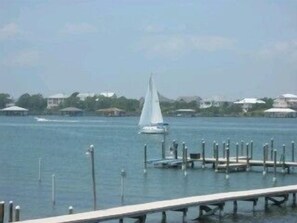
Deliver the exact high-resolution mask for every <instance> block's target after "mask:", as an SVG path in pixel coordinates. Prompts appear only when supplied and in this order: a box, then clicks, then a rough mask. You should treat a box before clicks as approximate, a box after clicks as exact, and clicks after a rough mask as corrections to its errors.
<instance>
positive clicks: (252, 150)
mask: <svg viewBox="0 0 297 223" xmlns="http://www.w3.org/2000/svg"><path fill="white" fill-rule="evenodd" d="M253 155H254V141H253V140H251V160H252V159H253Z"/></svg>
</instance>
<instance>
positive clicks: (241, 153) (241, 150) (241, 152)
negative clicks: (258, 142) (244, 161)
mask: <svg viewBox="0 0 297 223" xmlns="http://www.w3.org/2000/svg"><path fill="white" fill-rule="evenodd" d="M240 155H241V156H243V140H241V149H240Z"/></svg>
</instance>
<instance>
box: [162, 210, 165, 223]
mask: <svg viewBox="0 0 297 223" xmlns="http://www.w3.org/2000/svg"><path fill="white" fill-rule="evenodd" d="M161 223H166V212H165V211H162V220H161Z"/></svg>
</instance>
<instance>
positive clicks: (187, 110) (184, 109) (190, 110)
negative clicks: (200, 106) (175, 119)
mask: <svg viewBox="0 0 297 223" xmlns="http://www.w3.org/2000/svg"><path fill="white" fill-rule="evenodd" d="M176 112H196V111H195V110H194V109H187V108H182V109H177V110H176Z"/></svg>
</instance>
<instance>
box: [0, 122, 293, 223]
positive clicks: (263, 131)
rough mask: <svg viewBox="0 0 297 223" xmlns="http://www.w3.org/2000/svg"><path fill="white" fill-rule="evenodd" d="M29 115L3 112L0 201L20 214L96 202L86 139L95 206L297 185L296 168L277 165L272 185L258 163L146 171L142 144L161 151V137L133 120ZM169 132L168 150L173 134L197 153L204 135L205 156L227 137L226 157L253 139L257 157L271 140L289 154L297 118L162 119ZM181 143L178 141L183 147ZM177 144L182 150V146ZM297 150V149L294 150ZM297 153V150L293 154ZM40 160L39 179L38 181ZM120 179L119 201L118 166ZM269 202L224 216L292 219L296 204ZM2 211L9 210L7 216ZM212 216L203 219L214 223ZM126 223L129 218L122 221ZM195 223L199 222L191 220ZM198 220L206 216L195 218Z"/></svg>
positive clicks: (155, 154) (174, 217)
mask: <svg viewBox="0 0 297 223" xmlns="http://www.w3.org/2000/svg"><path fill="white" fill-rule="evenodd" d="M45 118H46V119H48V121H46V122H37V121H36V119H34V117H30V116H28V117H4V116H0V133H1V134H0V165H1V168H0V200H4V201H5V202H6V204H7V203H8V202H9V201H10V200H13V201H14V204H15V205H20V207H21V219H31V218H40V217H47V216H55V215H61V214H67V213H68V207H69V206H73V207H74V212H76V213H77V212H83V211H91V210H92V208H93V206H92V205H93V197H92V180H91V160H90V158H89V157H87V156H86V151H87V148H88V147H89V145H90V144H93V145H94V147H95V171H96V181H97V182H96V184H97V203H98V204H97V205H98V209H104V208H108V207H115V206H119V205H125V204H136V203H143V202H150V201H157V200H163V199H172V198H179V197H184V196H194V195H202V194H211V193H218V192H224V191H236V190H245V189H256V188H266V187H272V186H274V185H276V186H282V185H291V184H296V183H297V169H296V170H295V171H293V173H291V174H283V173H281V171H280V170H278V174H277V183H276V184H273V181H272V178H273V173H272V170H270V171H269V172H268V174H267V175H266V176H263V175H262V168H253V169H252V171H250V172H241V173H231V174H230V179H229V180H228V181H227V180H225V175H224V174H223V173H215V172H214V171H213V169H211V168H210V167H208V168H205V169H202V168H201V167H200V166H199V165H198V166H195V168H194V169H188V175H187V176H186V177H185V176H184V174H183V172H182V171H181V170H180V169H158V168H149V169H148V170H147V174H146V175H144V174H143V147H144V144H147V145H148V158H159V157H160V156H161V141H162V139H163V137H162V136H159V135H139V134H138V128H137V123H138V118H136V117H124V118H104V117H77V118H73V117H54V116H49V117H45ZM166 121H167V122H168V123H170V134H169V135H168V136H167V137H166V152H167V154H169V149H168V148H169V146H170V144H171V143H172V140H174V139H176V141H177V142H178V143H181V142H185V143H186V145H187V147H188V151H189V153H195V152H201V139H204V140H205V141H206V154H207V156H211V154H212V142H213V141H214V140H216V141H217V142H218V143H220V146H221V145H222V142H223V141H227V139H228V138H230V139H231V155H232V154H234V152H235V151H234V150H235V143H236V142H239V143H240V141H241V140H243V141H244V142H245V143H246V142H250V141H251V140H253V141H254V157H255V158H259V159H261V158H262V146H263V144H264V143H266V142H268V143H270V139H271V138H274V147H275V148H277V149H278V151H279V152H281V151H282V145H283V144H286V145H287V157H286V159H287V160H290V159H291V141H292V140H294V141H295V142H297V119H269V118H167V119H166ZM180 147H181V145H180ZM180 147H179V148H180ZM296 150H297V148H296ZM295 157H296V158H297V151H296V154H295ZM40 158H41V182H39V181H38V172H39V171H38V169H39V165H38V163H39V159H40ZM122 169H124V170H125V171H126V173H127V176H126V178H125V189H124V200H123V201H121V170H122ZM53 174H55V179H56V204H55V206H53V205H52V201H51V199H52V175H53ZM291 203H292V198H291V197H290V198H289V201H288V203H287V206H286V207H284V208H278V207H274V206H271V207H270V208H269V210H268V211H264V201H263V200H261V199H260V200H259V202H258V205H257V206H256V210H255V212H252V204H251V203H248V202H239V205H238V214H237V215H236V216H235V215H233V214H232V204H231V203H227V204H226V207H225V210H224V216H223V218H222V222H296V219H297V209H296V208H291V206H290V204H291ZM6 216H7V214H6ZM197 216H198V208H190V209H189V212H188V216H187V219H188V222H195V221H191V219H194V218H196V217H197ZM167 219H168V222H170V223H171V222H172V223H173V222H181V221H182V215H181V213H175V212H169V213H168V215H167ZM160 221H161V214H160V213H156V214H152V215H148V218H147V222H160ZM217 221H218V217H217V216H213V217H210V218H208V219H207V220H205V221H204V222H217ZM127 222H133V221H131V220H127ZM196 222H197V221H196ZM200 222H203V221H200Z"/></svg>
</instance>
